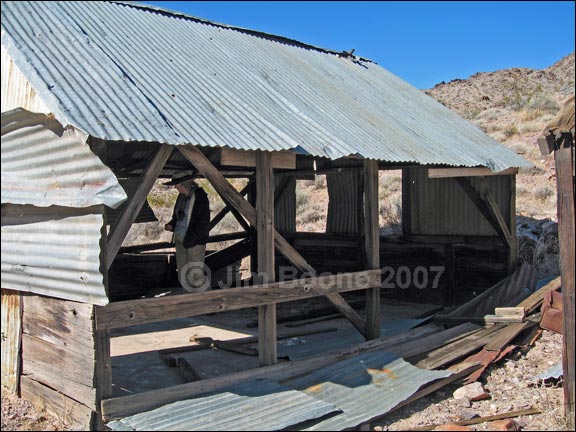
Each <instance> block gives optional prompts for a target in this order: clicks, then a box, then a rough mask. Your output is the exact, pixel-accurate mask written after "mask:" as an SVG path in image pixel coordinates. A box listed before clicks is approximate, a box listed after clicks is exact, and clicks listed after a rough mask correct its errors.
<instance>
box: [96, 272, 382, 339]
mask: <svg viewBox="0 0 576 432" xmlns="http://www.w3.org/2000/svg"><path fill="white" fill-rule="evenodd" d="M380 273H381V270H380V269H375V270H366V271H361V272H354V273H340V274H336V275H329V276H319V277H313V278H304V279H295V280H290V281H284V282H275V283H271V284H263V285H255V286H250V287H244V288H230V289H223V290H216V291H208V292H204V293H190V294H180V295H175V296H169V297H158V298H148V299H136V300H127V301H122V302H116V303H110V304H108V305H107V306H104V307H99V308H98V309H97V311H96V328H97V329H110V328H117V327H127V326H132V325H136V324H145V323H150V322H158V321H167V320H171V319H175V318H182V317H191V316H196V315H203V314H206V313H211V312H223V311H228V310H237V309H244V308H248V307H254V306H260V305H265V304H273V303H282V302H287V301H294V300H300V299H304V298H310V297H316V296H320V295H328V294H334V293H339V292H345V291H355V290H362V289H368V288H375V287H379V286H380Z"/></svg>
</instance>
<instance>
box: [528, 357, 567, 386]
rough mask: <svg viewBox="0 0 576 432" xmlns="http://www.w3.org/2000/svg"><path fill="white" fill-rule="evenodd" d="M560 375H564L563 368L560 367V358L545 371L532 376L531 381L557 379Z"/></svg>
mask: <svg viewBox="0 0 576 432" xmlns="http://www.w3.org/2000/svg"><path fill="white" fill-rule="evenodd" d="M562 375H564V369H563V367H562V360H560V361H559V362H558V363H556V364H555V365H554V366H552V367H551V368H550V369H548V370H547V371H545V372H542V373H541V374H538V375H536V376H535V377H534V378H532V381H536V382H540V381H546V380H549V379H559V378H560V377H561V376H562Z"/></svg>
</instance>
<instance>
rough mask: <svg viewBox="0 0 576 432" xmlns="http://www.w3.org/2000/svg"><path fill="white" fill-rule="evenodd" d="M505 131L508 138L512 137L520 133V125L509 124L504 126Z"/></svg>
mask: <svg viewBox="0 0 576 432" xmlns="http://www.w3.org/2000/svg"><path fill="white" fill-rule="evenodd" d="M503 132H504V136H505V137H506V138H510V137H511V136H514V135H517V134H518V127H516V125H508V126H506V127H505V128H504V130H503Z"/></svg>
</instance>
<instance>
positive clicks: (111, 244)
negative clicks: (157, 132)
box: [106, 144, 173, 269]
mask: <svg viewBox="0 0 576 432" xmlns="http://www.w3.org/2000/svg"><path fill="white" fill-rule="evenodd" d="M172 150H173V147H172V146H169V145H167V144H162V145H161V146H160V148H159V149H158V152H157V153H156V155H155V156H154V158H152V160H151V161H150V164H149V165H148V167H146V169H145V170H144V172H143V173H142V175H141V176H140V180H139V181H140V186H139V187H138V190H137V191H136V193H135V194H134V195H133V196H132V197H131V198H129V200H130V201H129V202H128V203H127V205H126V207H125V208H124V211H123V212H122V214H120V215H119V216H118V220H116V222H115V223H114V225H113V226H112V227H111V229H110V234H109V235H108V250H107V256H106V268H108V269H109V268H110V266H111V265H112V263H113V262H114V258H116V254H117V253H118V250H119V249H120V246H122V242H123V241H124V238H125V237H126V234H128V231H129V230H130V227H131V226H132V224H133V223H134V221H135V220H136V216H138V213H139V212H140V209H141V208H142V206H143V205H144V201H145V200H146V197H147V196H148V193H150V190H151V189H152V186H154V182H155V181H156V179H157V178H158V175H159V174H160V172H161V171H162V168H163V167H164V164H165V163H166V161H167V160H168V158H169V157H170V155H171V154H172Z"/></svg>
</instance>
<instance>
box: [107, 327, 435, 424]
mask: <svg viewBox="0 0 576 432" xmlns="http://www.w3.org/2000/svg"><path fill="white" fill-rule="evenodd" d="M435 332H436V330H435V328H427V327H424V326H421V327H419V328H417V329H412V330H409V331H406V332H403V333H401V334H398V335H395V336H391V337H387V338H379V339H373V340H370V341H367V342H363V343H361V344H357V345H353V346H351V347H348V348H346V349H342V350H336V351H332V352H328V353H324V354H322V355H320V356H316V357H312V358H308V359H303V360H296V361H289V362H285V363H279V364H275V365H270V366H264V367H261V368H256V369H250V370H246V371H241V372H237V373H234V374H228V375H223V376H218V377H215V378H210V379H206V380H202V381H199V382H194V383H189V384H181V385H177V386H172V387H167V388H163V389H159V390H154V391H149V392H143V393H138V394H134V395H130V396H123V397H118V398H111V399H107V400H103V401H102V412H103V415H104V418H105V419H106V420H112V419H115V418H122V417H126V416H129V415H133V414H137V413H139V412H143V411H147V410H151V409H154V408H158V407H159V406H162V405H166V404H168V403H172V402H176V401H179V400H182V399H188V398H191V397H193V396H196V395H198V394H200V393H205V392H208V391H212V390H217V389H218V388H221V387H225V386H227V385H230V384H234V383H237V382H240V381H243V380H246V379H250V378H268V379H271V380H275V381H280V382H281V381H286V380H289V379H292V378H295V377H297V376H300V375H303V374H306V373H308V372H311V371H313V370H316V369H320V368H322V367H325V366H328V365H330V364H332V363H336V362H337V361H340V360H344V359H346V358H350V357H352V356H355V355H357V354H358V353H360V352H367V351H375V350H386V349H387V348H388V347H389V346H396V347H398V346H399V344H400V343H401V342H409V341H411V340H415V339H418V338H421V337H422V335H427V334H431V333H435Z"/></svg>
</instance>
